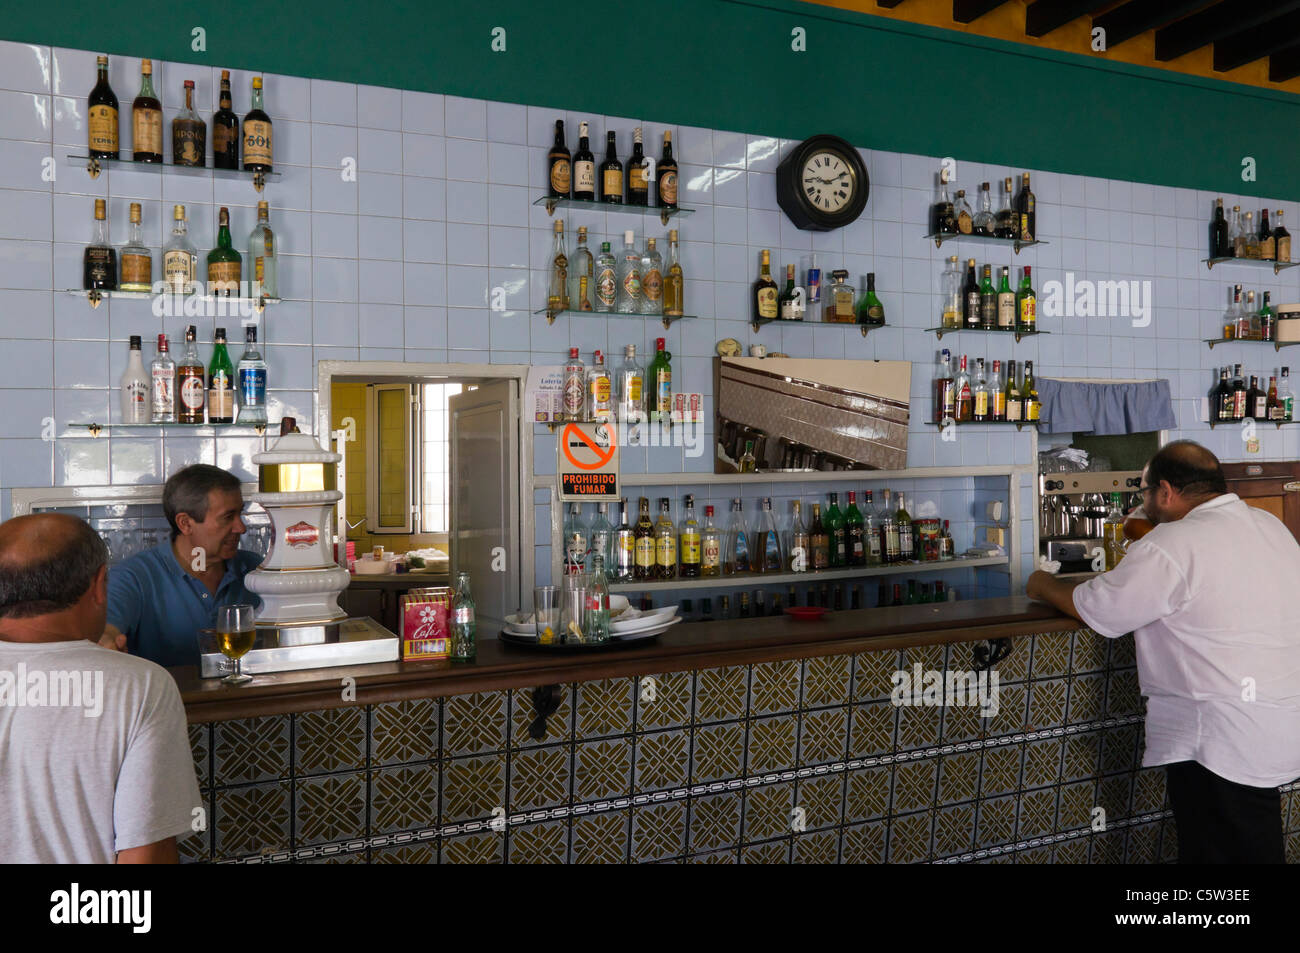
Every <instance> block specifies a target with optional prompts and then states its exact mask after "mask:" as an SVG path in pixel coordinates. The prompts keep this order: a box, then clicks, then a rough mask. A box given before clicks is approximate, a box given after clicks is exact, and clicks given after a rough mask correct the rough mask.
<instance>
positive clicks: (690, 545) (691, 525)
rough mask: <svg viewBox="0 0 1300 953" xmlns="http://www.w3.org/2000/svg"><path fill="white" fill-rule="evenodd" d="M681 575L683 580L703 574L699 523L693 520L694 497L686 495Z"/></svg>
mask: <svg viewBox="0 0 1300 953" xmlns="http://www.w3.org/2000/svg"><path fill="white" fill-rule="evenodd" d="M680 539H681V551H682V559H681V575H682V578H683V579H698V578H699V577H700V576H701V575H702V574H703V573H702V568H703V546H702V540H701V536H700V522H699V520H697V519H696V518H695V497H694V496H692V495H690V494H689V493H688V494H687V495H686V515H685V516H683V517H682V528H681V533H680Z"/></svg>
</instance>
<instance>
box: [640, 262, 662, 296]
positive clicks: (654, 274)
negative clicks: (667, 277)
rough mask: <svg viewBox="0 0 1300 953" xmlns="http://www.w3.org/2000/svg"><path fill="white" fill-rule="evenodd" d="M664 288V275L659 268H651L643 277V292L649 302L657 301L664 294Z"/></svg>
mask: <svg viewBox="0 0 1300 953" xmlns="http://www.w3.org/2000/svg"><path fill="white" fill-rule="evenodd" d="M663 290H664V281H663V275H662V274H660V273H659V271H658V270H657V269H655V268H651V269H650V270H649V271H647V272H646V273H645V277H644V278H643V279H641V293H642V294H644V295H645V299H646V301H647V302H655V301H658V300H659V299H660V297H661V296H662V295H663Z"/></svg>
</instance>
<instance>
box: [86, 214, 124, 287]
mask: <svg viewBox="0 0 1300 953" xmlns="http://www.w3.org/2000/svg"><path fill="white" fill-rule="evenodd" d="M81 276H82V287H83V288H85V289H86V290H87V291H116V290H117V249H116V248H114V247H113V246H112V245H110V244H109V242H108V220H107V219H106V218H105V212H104V200H103V199H95V228H94V230H93V231H92V232H91V235H90V244H89V245H87V246H86V249H85V251H84V252H83V253H82V258H81Z"/></svg>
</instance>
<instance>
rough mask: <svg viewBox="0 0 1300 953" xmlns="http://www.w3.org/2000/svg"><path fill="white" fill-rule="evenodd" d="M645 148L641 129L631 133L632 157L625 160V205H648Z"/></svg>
mask: <svg viewBox="0 0 1300 953" xmlns="http://www.w3.org/2000/svg"><path fill="white" fill-rule="evenodd" d="M647 164H648V163H647V162H646V158H645V147H644V146H643V145H642V143H641V127H640V126H637V127H636V129H635V130H634V131H633V133H632V155H631V157H629V158H628V160H627V204H628V205H649V204H650V183H649V182H648V181H647V180H646V174H645V173H646V165H647Z"/></svg>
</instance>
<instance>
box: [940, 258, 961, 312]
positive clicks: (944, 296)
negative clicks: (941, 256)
mask: <svg viewBox="0 0 1300 953" xmlns="http://www.w3.org/2000/svg"><path fill="white" fill-rule="evenodd" d="M940 283H941V287H942V290H941V291H940V293H939V326H940V327H944V328H959V327H961V323H962V322H961V311H962V297H961V268H960V266H958V264H957V256H956V255H950V256H949V257H948V266H947V267H946V268H944V270H943V276H942V277H941V278H940Z"/></svg>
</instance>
